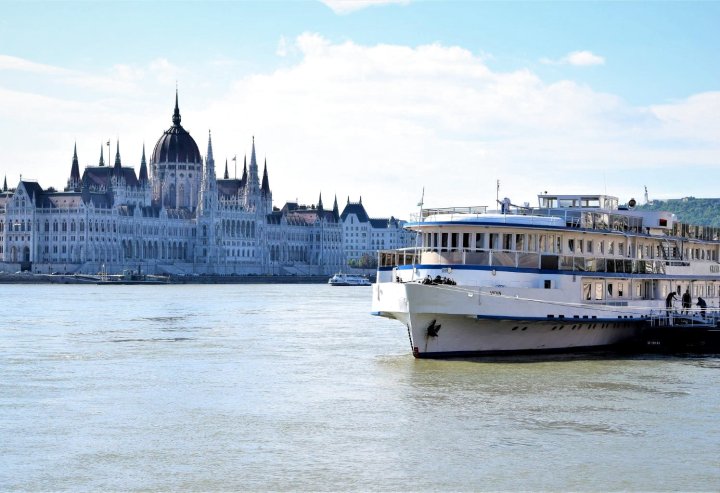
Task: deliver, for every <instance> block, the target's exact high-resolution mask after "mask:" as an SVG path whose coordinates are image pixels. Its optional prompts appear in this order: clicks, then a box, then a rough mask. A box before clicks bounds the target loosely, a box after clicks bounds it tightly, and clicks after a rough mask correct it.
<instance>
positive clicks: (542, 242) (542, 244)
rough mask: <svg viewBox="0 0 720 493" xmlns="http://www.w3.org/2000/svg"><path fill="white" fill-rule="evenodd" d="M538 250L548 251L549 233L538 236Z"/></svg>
mask: <svg viewBox="0 0 720 493" xmlns="http://www.w3.org/2000/svg"><path fill="white" fill-rule="evenodd" d="M538 251H540V252H547V235H540V236H538Z"/></svg>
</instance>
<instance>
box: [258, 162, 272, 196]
mask: <svg viewBox="0 0 720 493" xmlns="http://www.w3.org/2000/svg"><path fill="white" fill-rule="evenodd" d="M260 190H261V191H262V193H263V194H265V195H267V194H268V193H270V181H269V180H268V174H267V159H265V168H264V169H263V177H262V186H261V187H260Z"/></svg>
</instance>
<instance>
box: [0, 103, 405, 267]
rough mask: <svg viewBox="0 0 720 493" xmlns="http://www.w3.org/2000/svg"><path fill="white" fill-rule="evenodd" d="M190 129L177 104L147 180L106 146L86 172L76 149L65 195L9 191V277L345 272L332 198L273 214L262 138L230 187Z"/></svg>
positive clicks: (4, 260) (3, 239)
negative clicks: (261, 159) (260, 151)
mask: <svg viewBox="0 0 720 493" xmlns="http://www.w3.org/2000/svg"><path fill="white" fill-rule="evenodd" d="M180 121H181V118H180V109H179V107H178V99H177V94H176V95H175V110H174V113H173V116H172V126H171V127H170V128H169V129H168V130H166V131H165V132H164V133H163V134H162V136H161V137H160V139H159V140H158V141H157V144H155V147H154V149H153V152H152V154H151V155H150V160H149V162H147V161H146V157H145V149H144V148H143V151H142V158H141V160H140V166H139V170H138V171H137V173H136V170H135V168H134V167H132V166H124V165H123V163H122V160H121V158H120V146H119V144H118V145H117V148H116V152H115V159H114V163H112V164H111V162H110V160H111V159H110V156H108V162H107V164H106V163H105V161H104V156H103V148H102V146H101V150H100V159H99V162H98V164H97V165H96V166H87V167H86V168H85V169H84V170H83V171H82V173H81V170H80V166H79V164H78V156H77V147H76V150H75V152H74V155H73V158H72V164H71V166H70V174H69V178H68V180H67V186H66V187H65V189H64V190H63V191H56V190H55V189H53V188H48V189H43V188H42V187H41V186H40V185H39V183H38V182H36V181H30V180H23V179H22V178H21V179H20V181H19V183H18V184H17V186H16V187H15V188H10V189H9V188H8V186H7V180H6V182H5V184H4V186H3V189H2V191H0V271H5V272H10V271H15V270H30V271H32V272H41V273H50V272H62V273H88V274H90V273H92V274H94V273H98V272H107V273H109V274H113V273H121V272H124V271H127V270H132V271H141V272H142V273H147V274H171V275H193V274H200V275H202V274H216V275H233V274H235V275H250V274H258V275H259V274H263V275H272V274H277V275H293V274H295V275H329V274H332V273H334V272H337V271H341V270H343V269H344V268H345V266H346V254H345V251H344V249H343V234H344V231H343V223H342V218H341V214H340V212H339V210H338V205H337V199H335V202H334V204H333V207H332V208H331V209H325V208H324V206H323V203H322V197H320V199H319V200H318V203H317V205H313V206H304V205H300V204H297V203H286V204H285V205H284V206H283V207H282V208H274V207H273V205H272V191H271V189H270V181H269V179H268V170H267V161H266V162H265V163H264V165H263V169H262V174H261V172H260V168H259V166H258V162H257V158H256V155H255V141H254V138H253V142H252V151H251V153H250V158H249V163H248V162H247V159H246V160H245V166H244V169H243V174H242V178H240V179H237V178H230V177H229V176H228V172H227V163H226V164H225V173H224V176H223V177H222V178H217V177H216V175H215V161H214V159H213V149H212V138H211V136H210V135H209V134H208V142H207V152H206V154H205V156H202V155H201V154H200V151H199V149H198V145H197V144H196V142H195V140H194V139H193V138H192V137H191V136H190V134H189V133H188V132H187V131H186V130H185V129H184V128H183V126H182V125H181V124H180ZM348 201H349V200H348ZM397 226H398V225H397V224H396V225H395V226H394V227H395V228H397ZM400 231H402V227H401V225H400V227H399V232H400ZM398 234H400V233H398Z"/></svg>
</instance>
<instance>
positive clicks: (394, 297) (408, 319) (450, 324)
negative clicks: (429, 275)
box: [373, 283, 643, 358]
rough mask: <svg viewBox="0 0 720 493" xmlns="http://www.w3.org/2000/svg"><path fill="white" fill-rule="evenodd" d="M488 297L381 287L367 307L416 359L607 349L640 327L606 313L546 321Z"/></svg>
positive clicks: (524, 307)
mask: <svg viewBox="0 0 720 493" xmlns="http://www.w3.org/2000/svg"><path fill="white" fill-rule="evenodd" d="M492 293H496V291H483V290H478V289H475V290H472V289H463V288H461V287H444V286H427V285H422V284H417V283H407V284H401V283H397V284H383V285H375V287H374V293H373V295H374V299H373V306H374V308H376V310H375V311H374V313H375V314H376V315H381V316H385V317H388V318H394V319H396V320H398V321H400V322H402V323H403V324H404V325H405V326H406V328H407V331H408V338H409V341H410V346H411V351H412V353H413V355H414V356H415V357H416V358H444V357H462V356H482V355H502V354H505V355H512V354H528V353H529V354H532V353H552V352H568V351H587V350H594V349H602V348H609V347H612V346H615V345H618V344H621V343H623V342H627V341H629V340H631V339H632V338H634V337H636V336H637V335H638V334H639V332H640V330H641V327H642V323H643V319H642V318H632V319H631V318H620V317H618V316H614V315H613V314H612V313H611V312H608V311H598V313H596V314H594V315H593V314H591V312H589V311H587V312H581V313H582V314H580V313H579V314H577V315H572V314H568V315H567V316H566V315H560V314H558V315H557V316H554V315H553V316H552V318H548V316H547V315H546V316H541V315H540V314H541V313H542V312H543V310H544V311H548V309H547V307H540V306H537V305H538V304H537V303H530V302H524V301H523V300H522V299H520V298H519V297H517V298H516V297H514V296H496V295H494V294H492ZM520 314H524V315H520ZM528 315H530V316H528Z"/></svg>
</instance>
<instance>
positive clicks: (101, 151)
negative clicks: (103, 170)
mask: <svg viewBox="0 0 720 493" xmlns="http://www.w3.org/2000/svg"><path fill="white" fill-rule="evenodd" d="M108 159H110V156H108ZM98 166H105V159H103V145H102V144H100V162H99V163H98Z"/></svg>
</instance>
